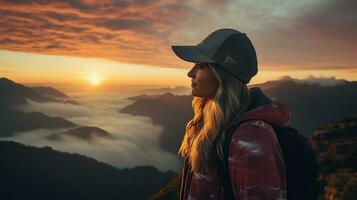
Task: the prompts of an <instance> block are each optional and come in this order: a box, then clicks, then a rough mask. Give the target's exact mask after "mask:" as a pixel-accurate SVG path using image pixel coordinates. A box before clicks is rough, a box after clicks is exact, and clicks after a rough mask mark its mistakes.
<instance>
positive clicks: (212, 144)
mask: <svg viewBox="0 0 357 200" xmlns="http://www.w3.org/2000/svg"><path fill="white" fill-rule="evenodd" d="M209 67H210V69H211V70H212V71H213V74H214V75H215V77H216V79H217V80H218V83H219V87H218V89H217V92H216V94H215V95H214V97H194V98H193V101H192V108H193V111H194V117H193V119H192V120H190V121H189V122H188V123H187V125H186V133H185V136H184V138H183V141H182V143H181V147H180V149H179V152H178V153H179V154H180V155H181V156H183V157H185V158H187V159H188V161H189V163H190V164H191V167H192V170H193V171H195V172H197V173H202V174H209V173H211V172H212V171H211V170H213V169H214V166H216V164H217V161H218V159H222V158H223V150H222V149H223V142H224V131H225V129H226V128H228V127H227V126H228V124H229V123H230V122H231V121H232V120H233V119H234V118H236V117H238V116H240V115H242V114H243V113H244V112H245V111H246V109H247V108H248V106H249V104H250V101H251V96H250V93H249V90H248V88H247V85H246V84H245V83H243V82H241V81H240V80H239V79H237V78H235V77H233V76H232V75H230V74H228V73H227V72H226V71H224V70H223V69H221V68H220V67H219V66H214V67H213V66H212V64H211V65H209Z"/></svg>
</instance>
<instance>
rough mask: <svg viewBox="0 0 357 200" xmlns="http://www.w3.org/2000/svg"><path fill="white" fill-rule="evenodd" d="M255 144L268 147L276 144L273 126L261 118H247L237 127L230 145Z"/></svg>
mask: <svg viewBox="0 0 357 200" xmlns="http://www.w3.org/2000/svg"><path fill="white" fill-rule="evenodd" d="M244 144H255V145H259V146H265V147H269V146H271V144H277V138H276V134H275V131H274V128H273V126H272V125H271V124H269V123H267V122H265V121H263V120H249V121H247V122H244V123H243V124H242V125H241V126H240V127H238V128H237V129H236V130H235V131H234V133H233V135H232V139H231V145H233V146H235V145H238V146H244Z"/></svg>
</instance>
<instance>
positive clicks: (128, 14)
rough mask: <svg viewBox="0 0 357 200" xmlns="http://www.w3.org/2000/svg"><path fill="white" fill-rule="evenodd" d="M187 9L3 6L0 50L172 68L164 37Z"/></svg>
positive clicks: (135, 4) (142, 4) (173, 5)
mask: <svg viewBox="0 0 357 200" xmlns="http://www.w3.org/2000/svg"><path fill="white" fill-rule="evenodd" d="M189 9H190V8H189V7H187V6H185V5H183V4H180V3H179V2H176V1H171V2H170V1H154V2H149V1H144V0H137V1H128V2H127V1H79V0H77V1H48V2H46V1H8V2H2V3H1V5H0V15H1V18H0V25H1V26H0V33H1V37H0V48H1V49H6V50H15V51H24V52H34V53H43V54H54V55H70V56H82V57H100V58H107V59H112V60H118V61H121V62H128V63H137V64H146V65H164V66H166V67H170V66H171V67H172V66H175V64H176V61H177V59H176V58H175V57H174V55H173V54H172V52H171V50H170V37H172V35H173V34H172V33H173V32H175V29H176V28H177V25H178V24H179V23H180V20H183V18H185V17H187V13H190V11H189Z"/></svg>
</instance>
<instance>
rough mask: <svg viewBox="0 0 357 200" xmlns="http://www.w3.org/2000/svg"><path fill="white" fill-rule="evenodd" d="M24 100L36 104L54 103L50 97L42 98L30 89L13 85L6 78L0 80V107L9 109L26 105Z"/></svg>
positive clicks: (13, 83) (12, 82) (16, 84)
mask: <svg viewBox="0 0 357 200" xmlns="http://www.w3.org/2000/svg"><path fill="white" fill-rule="evenodd" d="M26 99H30V100H33V101H36V102H51V101H55V100H54V99H52V98H50V97H45V96H42V95H41V94H40V93H38V92H37V91H35V90H34V89H32V88H30V87H26V86H24V85H21V84H18V83H15V82H14V81H11V80H9V79H7V78H0V107H5V108H10V107H13V106H16V105H21V104H26V103H27V101H26Z"/></svg>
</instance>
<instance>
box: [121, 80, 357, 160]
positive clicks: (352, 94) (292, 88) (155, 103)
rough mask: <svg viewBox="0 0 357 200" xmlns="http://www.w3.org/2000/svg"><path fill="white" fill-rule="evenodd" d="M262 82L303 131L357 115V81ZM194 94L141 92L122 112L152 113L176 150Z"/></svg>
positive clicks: (165, 142)
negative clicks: (326, 82)
mask: <svg viewBox="0 0 357 200" xmlns="http://www.w3.org/2000/svg"><path fill="white" fill-rule="evenodd" d="M256 86H260V88H262V89H263V91H264V93H265V94H266V95H267V96H269V97H270V98H272V99H274V100H275V101H278V102H283V103H286V104H288V105H290V106H291V108H292V127H294V128H297V129H298V130H299V132H301V134H303V135H311V134H312V132H313V131H314V130H316V129H317V128H318V127H320V126H321V125H323V124H327V123H329V122H332V121H336V120H340V119H343V118H346V117H353V116H357V103H356V102H357V95H356V94H357V82H348V81H346V82H345V83H344V84H338V85H333V86H321V85H318V84H311V83H304V82H302V81H301V82H296V81H294V80H291V79H284V80H277V81H268V82H266V83H265V84H259V85H252V86H249V88H252V87H256ZM192 98H193V97H192V96H191V95H182V96H177V95H172V94H170V93H167V94H164V95H139V96H135V97H132V98H131V100H135V101H136V102H134V103H133V104H130V105H128V106H127V107H124V108H123V109H122V110H121V111H120V112H123V113H128V114H132V115H142V116H148V117H151V118H152V119H153V121H154V122H155V123H157V124H159V125H161V126H163V128H164V130H163V132H162V134H161V136H160V139H161V141H160V144H161V146H162V147H163V148H164V149H167V150H170V151H171V152H174V153H176V152H177V150H178V148H179V144H180V143H181V141H182V137H183V135H184V131H185V127H186V124H187V122H188V121H189V120H190V119H192V117H193V112H192V108H191V101H192Z"/></svg>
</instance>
